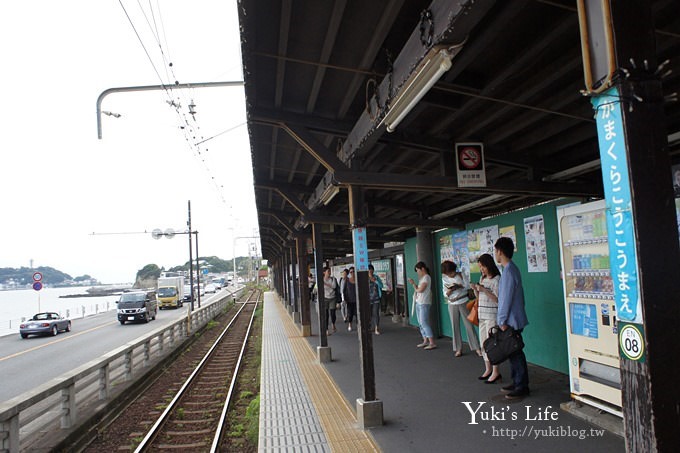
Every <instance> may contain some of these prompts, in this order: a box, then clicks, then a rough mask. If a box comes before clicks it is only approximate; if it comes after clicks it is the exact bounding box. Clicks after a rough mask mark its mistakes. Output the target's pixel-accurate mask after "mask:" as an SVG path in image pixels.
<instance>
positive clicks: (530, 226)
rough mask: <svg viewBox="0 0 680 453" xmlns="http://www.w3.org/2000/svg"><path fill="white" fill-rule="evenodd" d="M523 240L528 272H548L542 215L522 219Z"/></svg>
mask: <svg viewBox="0 0 680 453" xmlns="http://www.w3.org/2000/svg"><path fill="white" fill-rule="evenodd" d="M524 240H525V241H526V247H527V267H528V269H529V272H548V254H547V251H546V250H547V249H546V245H545V228H544V224H543V215H537V216H533V217H527V218H526V219H524Z"/></svg>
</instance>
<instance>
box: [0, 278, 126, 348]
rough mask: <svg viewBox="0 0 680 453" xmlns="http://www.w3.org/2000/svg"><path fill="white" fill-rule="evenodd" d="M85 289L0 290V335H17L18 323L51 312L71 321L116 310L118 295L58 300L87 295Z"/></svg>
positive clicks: (86, 288)
mask: <svg viewBox="0 0 680 453" xmlns="http://www.w3.org/2000/svg"><path fill="white" fill-rule="evenodd" d="M88 289H89V287H69V288H43V289H42V290H40V291H35V290H33V289H19V290H10V291H0V336H2V335H7V334H11V333H19V324H21V322H22V321H23V320H25V319H28V318H30V317H32V316H33V315H34V314H36V313H39V312H44V311H53V312H57V313H59V314H61V315H62V316H66V317H68V318H70V319H74V318H82V317H84V316H90V315H94V314H97V313H102V312H105V311H109V310H115V309H116V301H117V300H118V298H119V296H118V295H111V296H94V297H59V296H66V295H81V294H87V290H88Z"/></svg>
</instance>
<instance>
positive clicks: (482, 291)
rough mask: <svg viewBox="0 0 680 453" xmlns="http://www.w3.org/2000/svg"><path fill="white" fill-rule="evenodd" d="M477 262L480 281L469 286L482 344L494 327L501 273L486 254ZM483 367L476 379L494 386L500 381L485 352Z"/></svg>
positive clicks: (496, 366)
mask: <svg viewBox="0 0 680 453" xmlns="http://www.w3.org/2000/svg"><path fill="white" fill-rule="evenodd" d="M477 262H478V263H479V270H480V271H481V272H482V279H481V280H480V281H479V284H476V285H475V284H473V285H471V286H472V289H473V290H474V291H475V295H477V300H478V316H479V341H480V342H481V343H482V344H484V341H485V340H486V339H487V338H488V337H489V329H491V328H492V327H493V326H495V325H496V315H497V314H498V282H500V280H501V273H500V271H499V270H498V267H497V266H496V263H495V262H494V259H493V258H492V257H491V255H489V254H488V253H485V254H483V255H481V256H480V257H479V258H478V259H477ZM484 366H485V368H484V373H482V375H481V376H479V378H478V379H480V380H483V381H484V383H485V384H494V383H495V382H496V381H500V380H501V374H500V372H499V371H498V365H494V366H493V367H492V366H491V363H490V362H489V358H488V357H487V356H486V352H484Z"/></svg>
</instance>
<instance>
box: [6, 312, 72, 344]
mask: <svg viewBox="0 0 680 453" xmlns="http://www.w3.org/2000/svg"><path fill="white" fill-rule="evenodd" d="M60 331H64V332H70V331H71V320H70V319H68V318H64V317H63V316H61V315H60V314H59V313H55V312H45V313H37V314H36V315H34V316H33V317H32V318H31V319H29V320H28V321H26V322H22V323H21V325H20V326H19V334H20V335H21V338H28V336H29V335H52V336H56V335H57V334H58V333H59V332H60Z"/></svg>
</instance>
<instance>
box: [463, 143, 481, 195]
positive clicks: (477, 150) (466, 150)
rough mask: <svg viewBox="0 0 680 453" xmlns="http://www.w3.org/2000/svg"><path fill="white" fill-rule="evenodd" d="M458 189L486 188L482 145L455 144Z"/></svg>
mask: <svg viewBox="0 0 680 453" xmlns="http://www.w3.org/2000/svg"><path fill="white" fill-rule="evenodd" d="M456 175H457V177H458V187H486V173H485V172H484V144H482V143H456Z"/></svg>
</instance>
